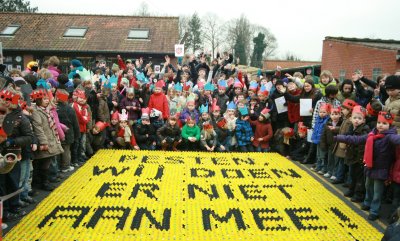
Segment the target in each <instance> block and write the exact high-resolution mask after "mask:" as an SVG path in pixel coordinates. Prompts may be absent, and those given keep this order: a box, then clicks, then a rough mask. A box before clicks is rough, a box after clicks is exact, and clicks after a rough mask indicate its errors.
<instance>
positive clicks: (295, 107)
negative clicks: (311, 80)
mask: <svg viewBox="0 0 400 241" xmlns="http://www.w3.org/2000/svg"><path fill="white" fill-rule="evenodd" d="M300 93H301V90H300V89H297V90H296V91H294V92H292V93H290V94H291V95H293V96H297V95H300ZM288 119H289V122H290V123H292V124H293V123H296V122H299V121H301V120H302V118H301V117H300V103H294V102H290V101H288Z"/></svg>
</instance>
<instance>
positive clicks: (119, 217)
mask: <svg viewBox="0 0 400 241" xmlns="http://www.w3.org/2000/svg"><path fill="white" fill-rule="evenodd" d="M381 237H382V234H381V233H380V232H379V231H378V230H377V229H376V228H374V227H373V226H371V225H370V224H369V223H368V222H367V221H366V220H365V219H364V218H363V217H361V216H359V215H358V214H357V213H356V212H355V211H353V210H352V209H351V208H350V207H349V206H347V205H346V204H345V203H344V202H343V201H342V200H341V199H340V198H338V197H336V196H335V195H334V194H332V193H331V192H330V191H328V190H327V189H326V188H325V187H323V185H322V184H320V183H319V182H317V181H316V180H315V179H314V178H313V177H311V176H310V175H309V174H307V172H305V171H303V170H302V169H300V168H299V167H297V166H296V165H295V164H293V163H291V161H289V160H287V159H285V158H284V157H282V156H280V155H278V154H275V153H267V154H266V153H200V152H161V151H118V150H101V151H99V152H98V153H97V154H96V155H95V156H94V157H93V158H92V159H90V160H89V161H88V162H87V163H86V164H85V165H84V166H83V167H81V168H80V169H79V170H78V171H77V172H76V173H74V174H73V175H72V176H71V177H69V178H68V179H67V180H66V181H65V182H64V183H63V184H62V185H61V186H60V187H58V188H57V189H56V190H54V191H53V192H52V193H51V194H50V195H49V196H48V197H47V198H46V199H45V200H43V201H42V202H41V203H40V204H39V205H38V206H37V207H36V209H35V210H33V211H32V212H31V213H30V214H29V215H27V216H26V217H25V218H24V219H23V220H22V221H21V222H20V223H19V224H18V225H17V226H15V227H14V228H13V229H12V230H11V231H10V232H9V233H8V234H7V235H6V237H5V240H380V239H381Z"/></svg>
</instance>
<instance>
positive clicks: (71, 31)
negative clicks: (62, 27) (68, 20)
mask: <svg viewBox="0 0 400 241" xmlns="http://www.w3.org/2000/svg"><path fill="white" fill-rule="evenodd" d="M86 32H87V28H86V27H70V28H68V29H67V31H65V33H64V37H78V38H83V37H85V34H86Z"/></svg>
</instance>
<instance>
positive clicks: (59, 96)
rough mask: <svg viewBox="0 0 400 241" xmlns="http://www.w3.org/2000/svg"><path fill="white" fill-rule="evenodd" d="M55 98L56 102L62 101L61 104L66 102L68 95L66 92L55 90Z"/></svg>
mask: <svg viewBox="0 0 400 241" xmlns="http://www.w3.org/2000/svg"><path fill="white" fill-rule="evenodd" d="M56 97H57V99H58V100H60V101H62V102H67V101H68V97H69V94H68V92H67V91H65V90H62V89H57V92H56Z"/></svg>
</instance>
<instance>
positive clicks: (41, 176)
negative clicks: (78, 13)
mask: <svg viewBox="0 0 400 241" xmlns="http://www.w3.org/2000/svg"><path fill="white" fill-rule="evenodd" d="M58 65H59V60H58V58H57V57H56V56H53V57H51V58H50V59H49V60H47V61H46V62H45V63H44V64H43V66H41V67H40V68H39V66H38V64H37V63H35V62H31V63H29V64H28V68H27V69H26V70H25V71H23V72H21V71H19V70H16V69H13V70H12V71H10V72H9V73H8V74H4V73H2V74H3V77H2V78H0V80H1V82H0V84H1V88H2V90H1V92H0V101H1V103H0V123H1V128H0V143H1V144H0V151H1V155H0V171H1V173H2V174H0V180H1V181H0V191H1V194H0V195H5V194H9V193H12V192H14V191H16V190H18V189H19V188H22V189H23V192H22V193H21V194H19V195H16V196H14V197H13V198H11V199H10V200H9V201H7V202H5V209H4V219H5V221H7V220H12V219H13V218H18V217H20V216H23V215H24V214H25V212H24V211H23V210H21V207H24V206H26V205H28V204H30V203H34V202H35V200H34V199H33V198H32V197H31V196H32V195H33V194H34V190H35V188H38V189H43V190H47V191H51V190H53V189H54V186H53V184H52V183H53V182H57V181H59V179H60V173H65V172H69V171H72V170H74V168H76V167H79V166H81V165H83V164H84V163H85V162H86V160H87V159H88V158H90V156H92V155H93V154H94V153H95V152H96V151H97V150H99V149H102V148H116V149H132V150H172V151H178V150H182V151H206V152H227V151H237V152H253V151H256V152H268V151H277V152H279V153H281V154H282V155H284V156H287V157H288V158H290V159H292V160H295V161H300V162H302V163H314V166H313V167H312V170H313V171H315V172H317V173H318V174H320V175H323V176H324V177H326V178H330V179H331V181H332V183H333V184H339V183H345V184H346V185H347V186H348V191H347V192H346V193H344V195H345V196H346V197H351V201H353V202H362V206H361V208H362V209H363V210H370V215H369V219H370V220H376V219H377V218H378V217H379V210H380V205H381V202H382V199H383V198H384V196H385V195H386V194H385V191H387V190H389V188H387V187H391V188H390V190H392V191H393V192H392V199H393V208H396V207H398V206H399V203H400V201H399V200H400V148H397V145H399V144H400V137H399V136H398V134H397V133H398V129H399V128H400V113H399V110H400V76H398V75H384V76H382V77H380V78H379V81H378V83H376V82H375V81H371V80H368V79H367V78H365V77H364V76H363V74H362V72H361V71H360V70H356V71H354V73H353V76H352V80H344V81H343V82H342V83H339V82H338V81H337V80H335V79H334V78H333V76H332V74H331V73H330V72H329V71H327V70H324V71H322V73H321V75H320V76H319V78H318V77H317V76H313V75H312V73H307V75H306V76H303V75H302V74H301V73H299V72H296V73H295V74H294V75H293V76H291V75H289V74H286V75H285V76H281V75H280V69H279V68H278V69H277V72H276V74H275V75H274V76H265V75H263V74H262V73H261V71H259V72H258V73H257V74H253V75H251V74H246V73H243V72H241V71H240V70H238V69H237V68H236V67H235V65H234V64H233V58H232V55H230V54H228V53H224V55H222V56H219V57H218V58H216V59H215V60H213V61H212V62H211V64H210V65H209V64H208V63H207V61H206V59H205V56H204V55H200V56H199V57H198V58H195V56H194V55H190V56H187V57H185V59H184V60H183V62H182V64H177V66H176V65H175V66H174V65H173V64H172V63H171V60H170V58H169V57H168V56H166V57H165V63H164V66H163V68H162V70H161V74H158V75H156V74H155V72H154V71H153V69H152V66H151V65H150V64H145V63H144V62H143V59H142V58H139V59H137V60H135V61H132V60H129V59H128V60H126V61H124V60H123V59H122V58H121V57H120V56H118V63H115V64H113V66H112V68H111V69H108V68H106V66H105V62H104V61H100V64H99V66H96V67H95V68H94V69H92V71H88V70H86V69H85V68H84V66H83V65H82V63H81V62H80V61H79V60H77V59H74V60H72V61H71V66H70V67H71V71H70V72H69V74H68V75H67V74H63V73H61V71H60V70H59V69H58V68H57V66H58ZM383 92H385V93H383ZM282 98H284V100H285V103H284V107H287V110H286V111H281V110H280V108H278V105H279V103H278V102H277V100H278V99H282ZM303 99H309V100H310V101H311V103H312V104H311V109H309V110H308V109H307V110H306V112H307V113H308V114H306V115H304V114H303V115H300V108H301V100H303ZM307 136H308V137H307ZM32 160H33V162H32ZM32 163H33V165H32ZM31 172H33V174H32V182H31V181H30V173H31Z"/></svg>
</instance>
